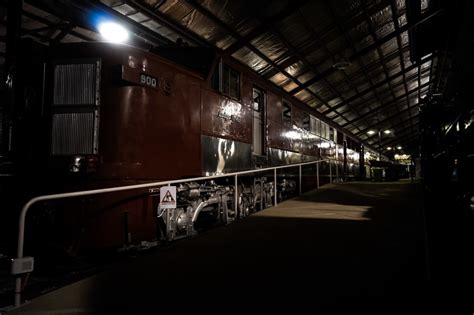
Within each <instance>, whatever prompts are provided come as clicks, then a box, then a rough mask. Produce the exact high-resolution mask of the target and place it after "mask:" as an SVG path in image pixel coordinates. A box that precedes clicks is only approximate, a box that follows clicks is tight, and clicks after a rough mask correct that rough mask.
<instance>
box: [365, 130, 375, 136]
mask: <svg viewBox="0 0 474 315" xmlns="http://www.w3.org/2000/svg"><path fill="white" fill-rule="evenodd" d="M367 133H368V134H369V135H373V134H375V131H373V130H369V131H367Z"/></svg>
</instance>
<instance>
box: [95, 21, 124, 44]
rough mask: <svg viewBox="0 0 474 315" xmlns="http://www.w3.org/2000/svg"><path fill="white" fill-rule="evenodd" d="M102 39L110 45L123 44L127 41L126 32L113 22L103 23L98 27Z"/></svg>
mask: <svg viewBox="0 0 474 315" xmlns="http://www.w3.org/2000/svg"><path fill="white" fill-rule="evenodd" d="M98 28H99V32H100V34H101V35H102V37H103V38H104V39H105V40H106V41H109V42H112V43H123V42H125V41H126V40H127V39H128V31H127V30H126V29H125V28H124V27H123V26H121V25H119V24H117V23H113V22H104V23H101V24H100V25H99V27H98Z"/></svg>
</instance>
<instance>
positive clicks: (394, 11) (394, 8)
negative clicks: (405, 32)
mask: <svg viewBox="0 0 474 315" xmlns="http://www.w3.org/2000/svg"><path fill="white" fill-rule="evenodd" d="M390 9H391V12H392V20H393V23H394V26H395V30H396V31H397V30H399V29H400V24H399V23H398V18H397V5H396V4H395V1H394V0H391V1H390ZM400 35H401V33H399V34H398V35H397V45H398V51H399V57H400V67H401V69H402V70H404V69H405V59H404V57H403V53H402V39H401V37H400ZM420 68H421V67H418V75H419V73H420ZM403 85H404V87H405V92H407V93H408V84H407V79H406V75H405V73H404V74H403ZM418 86H420V84H418ZM418 98H420V90H418ZM407 103H408V105H409V104H410V100H409V98H408V95H407ZM410 120H412V118H411V113H410ZM412 122H413V121H412Z"/></svg>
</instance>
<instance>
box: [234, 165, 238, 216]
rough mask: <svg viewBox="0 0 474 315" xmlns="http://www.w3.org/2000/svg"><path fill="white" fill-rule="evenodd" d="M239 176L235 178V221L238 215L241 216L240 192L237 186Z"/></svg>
mask: <svg viewBox="0 0 474 315" xmlns="http://www.w3.org/2000/svg"><path fill="white" fill-rule="evenodd" d="M237 176H238V175H237V174H236V175H235V177H234V211H235V214H234V220H235V219H237V214H239V192H238V184H237Z"/></svg>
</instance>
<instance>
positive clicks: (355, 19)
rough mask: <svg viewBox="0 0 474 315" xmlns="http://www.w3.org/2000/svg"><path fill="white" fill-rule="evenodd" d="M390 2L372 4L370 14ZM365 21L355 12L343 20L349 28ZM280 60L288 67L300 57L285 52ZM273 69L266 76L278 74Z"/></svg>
mask: <svg viewBox="0 0 474 315" xmlns="http://www.w3.org/2000/svg"><path fill="white" fill-rule="evenodd" d="M388 4H389V1H388V0H382V1H380V2H377V3H375V4H374V5H372V6H370V7H369V9H368V10H369V14H375V13H376V12H378V11H380V10H382V9H383V8H385V7H386V6H388ZM363 21H364V17H363V16H362V14H360V13H359V14H357V13H356V14H354V15H352V16H350V17H348V18H347V19H345V20H344V21H342V23H343V27H346V25H348V27H349V28H353V27H356V26H357V25H359V24H360V23H362V22H363ZM334 28H335V27H334V25H330V26H328V27H327V28H326V29H325V30H323V31H322V33H321V34H320V35H319V36H320V37H321V38H323V37H324V36H325V34H328V33H330V32H331V31H333V30H334ZM313 51H314V47H309V49H308V51H307V52H306V51H302V52H301V53H302V54H303V55H307V54H309V53H311V52H313ZM280 60H284V61H283V62H282V63H281V66H282V67H283V68H286V67H288V66H290V65H292V64H294V63H295V62H298V58H296V57H294V56H291V55H290V54H283V56H282V57H281V59H280ZM271 70H272V69H271V68H267V69H266V70H264V72H267V71H268V73H265V74H264V76H267V75H268V77H272V76H274V75H275V74H276V72H273V71H271Z"/></svg>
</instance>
